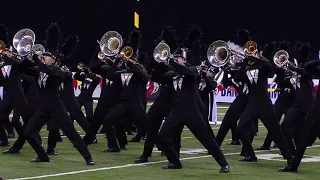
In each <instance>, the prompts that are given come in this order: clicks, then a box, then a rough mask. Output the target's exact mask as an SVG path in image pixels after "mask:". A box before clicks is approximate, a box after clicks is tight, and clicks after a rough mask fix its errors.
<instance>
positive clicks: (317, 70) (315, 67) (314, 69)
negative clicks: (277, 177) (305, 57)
mask: <svg viewBox="0 0 320 180" xmlns="http://www.w3.org/2000/svg"><path fill="white" fill-rule="evenodd" d="M305 71H306V72H308V73H310V74H312V75H314V76H315V77H316V78H320V61H319V60H313V61H310V62H306V64H305ZM319 107H320V89H319V88H318V90H317V95H316V99H315V101H314V103H313V104H312V106H311V108H310V110H309V112H308V115H307V117H306V119H305V120H304V121H302V122H301V129H302V131H300V134H299V136H298V140H297V141H296V151H295V154H294V159H293V161H292V163H290V164H288V165H287V166H285V167H284V168H282V169H280V170H279V171H280V172H297V171H298V167H299V165H300V163H301V160H302V158H303V155H304V153H305V151H306V148H307V146H308V145H309V143H310V142H311V141H314V140H315V139H316V138H317V137H319V135H320V134H319V132H320V131H319V130H320V122H319V116H320V111H319Z"/></svg>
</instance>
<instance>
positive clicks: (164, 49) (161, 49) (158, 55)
mask: <svg viewBox="0 0 320 180" xmlns="http://www.w3.org/2000/svg"><path fill="white" fill-rule="evenodd" d="M172 57H173V55H172V54H171V53H170V47H169V45H168V44H166V43H164V41H161V42H160V43H159V44H158V45H157V46H156V47H155V48H154V50H153V58H154V59H155V60H156V61H157V62H159V63H161V62H166V61H167V60H168V59H169V58H172Z"/></svg>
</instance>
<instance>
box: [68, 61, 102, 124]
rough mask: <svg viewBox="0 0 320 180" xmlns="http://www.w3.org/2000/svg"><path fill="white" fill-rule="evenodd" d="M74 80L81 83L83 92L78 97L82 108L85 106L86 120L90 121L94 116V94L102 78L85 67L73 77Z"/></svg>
mask: <svg viewBox="0 0 320 180" xmlns="http://www.w3.org/2000/svg"><path fill="white" fill-rule="evenodd" d="M73 78H74V79H76V80H78V81H81V82H82V84H81V92H80V94H79V96H78V97H77V99H78V103H79V105H80V108H81V107H82V106H84V109H85V111H86V118H87V119H90V118H91V117H92V116H93V99H92V94H93V92H94V90H95V89H96V87H97V86H98V85H99V83H100V77H99V76H97V75H96V74H94V73H92V72H91V71H89V69H86V68H84V67H82V68H81V67H80V69H79V70H78V71H77V72H76V73H75V74H74V75H73Z"/></svg>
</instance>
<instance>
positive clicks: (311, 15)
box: [0, 0, 320, 68]
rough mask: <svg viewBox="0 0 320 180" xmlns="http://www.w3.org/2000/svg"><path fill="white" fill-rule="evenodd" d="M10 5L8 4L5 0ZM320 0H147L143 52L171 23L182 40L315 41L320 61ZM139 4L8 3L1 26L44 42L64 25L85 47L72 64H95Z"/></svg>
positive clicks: (119, 0)
mask: <svg viewBox="0 0 320 180" xmlns="http://www.w3.org/2000/svg"><path fill="white" fill-rule="evenodd" d="M0 1H4V0H0ZM318 4H319V3H318V2H317V1H310V0H304V1H302V0H225V1H213V0H197V1H185V0H141V2H140V9H141V10H140V11H141V12H140V28H141V31H142V33H143V39H142V44H141V49H142V50H143V51H146V52H148V53H149V54H152V50H153V48H154V44H153V41H154V39H156V38H157V37H158V36H159V35H160V33H161V30H162V29H163V27H164V26H166V25H172V26H173V27H174V28H175V29H176V32H177V35H178V36H179V37H180V38H181V39H182V38H184V37H185V35H186V33H187V30H188V28H190V27H191V26H192V25H198V26H200V27H202V28H203V32H204V37H205V38H204V42H205V43H206V44H207V45H209V44H210V43H211V42H213V41H215V40H218V39H222V40H235V35H236V30H237V29H238V28H247V29H249V30H250V31H251V33H252V36H253V39H254V40H255V41H256V42H258V43H259V44H260V45H263V44H265V43H268V42H270V41H280V40H287V41H290V42H293V43H295V42H297V41H302V42H309V43H310V44H311V46H312V52H313V57H314V58H315V57H317V51H318V48H320V45H319V43H318V42H319V40H320V37H319V32H320V26H319V25H318V22H319V15H318V14H317V12H318V11H317V8H318V7H319V5H318ZM134 5H135V0H90V1H75V0H29V1H23V0H6V1H4V3H2V5H1V6H2V11H1V13H2V16H1V17H2V18H1V23H3V24H6V25H7V27H8V29H9V32H10V39H11V38H12V36H13V35H14V33H15V32H17V31H18V30H20V29H22V28H30V29H32V30H34V32H35V33H36V36H37V40H43V39H44V37H45V30H46V28H47V26H48V25H49V24H50V22H52V21H55V22H58V24H59V26H60V28H61V31H62V37H67V36H68V35H69V34H74V35H78V36H79V37H80V44H79V47H78V48H77V51H76V53H75V55H74V58H73V60H72V62H70V64H72V66H71V68H74V67H75V66H76V64H77V63H78V62H80V61H82V62H85V63H87V64H89V62H90V59H91V55H92V52H93V50H94V48H95V46H96V40H97V39H100V38H101V36H102V35H103V34H104V33H105V32H106V31H109V30H115V31H118V32H120V33H121V34H122V35H123V36H124V37H125V36H126V35H127V34H128V32H130V30H132V29H133V11H134Z"/></svg>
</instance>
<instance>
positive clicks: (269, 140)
mask: <svg viewBox="0 0 320 180" xmlns="http://www.w3.org/2000/svg"><path fill="white" fill-rule="evenodd" d="M289 109H290V108H285V107H281V106H280V107H277V106H275V111H276V114H277V117H278V121H279V122H280V121H281V118H282V116H283V115H284V116H286V114H287V113H288V111H289ZM271 143H272V137H271V134H270V133H269V132H268V134H267V136H266V138H265V140H264V143H263V145H262V146H263V147H267V148H269V147H270V146H271Z"/></svg>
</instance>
